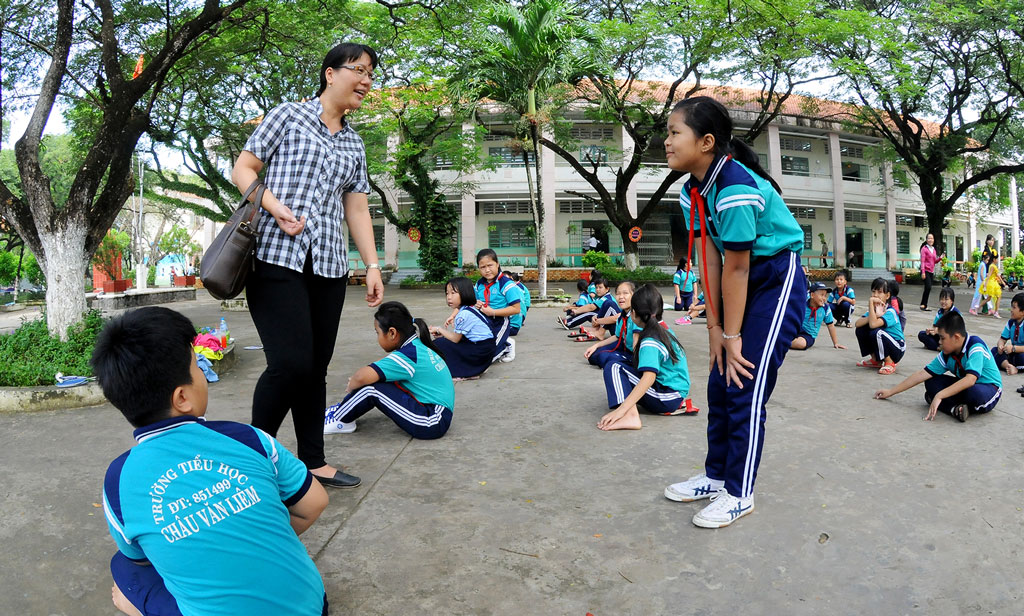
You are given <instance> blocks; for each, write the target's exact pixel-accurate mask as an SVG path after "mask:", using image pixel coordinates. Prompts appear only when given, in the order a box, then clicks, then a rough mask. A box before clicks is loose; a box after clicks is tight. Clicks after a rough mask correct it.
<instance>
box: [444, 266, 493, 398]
mask: <svg viewBox="0 0 1024 616" xmlns="http://www.w3.org/2000/svg"><path fill="white" fill-rule="evenodd" d="M444 294H445V301H447V302H448V306H449V307H450V308H457V309H458V311H459V312H458V314H456V315H455V321H454V330H453V331H448V330H446V329H441V328H440V327H431V328H430V334H431V335H432V336H434V337H435V340H434V346H436V347H437V349H438V351H440V352H441V354H442V355H444V361H445V363H446V364H448V370H449V371H450V372H451V374H452V380H455V381H464V380H467V379H476V378H479V377H480V375H481V374H483V373H484V371H485V370H487V368H489V367H490V365H491V361H492V359H493V358H494V340H495V338H494V330H492V329H491V326H492V324H493V321H491V320H490V319H488V318H487V317H485V316H484V314H483V313H482V312H480V311H479V310H477V308H476V292H475V291H474V290H473V282H472V281H471V280H470V279H469V278H466V277H464V276H458V277H456V278H452V279H451V280H449V281H448V284H447V285H445V289H444Z"/></svg>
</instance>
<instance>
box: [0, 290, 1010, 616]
mask: <svg viewBox="0 0 1024 616" xmlns="http://www.w3.org/2000/svg"><path fill="white" fill-rule="evenodd" d="M904 289H905V290H904V299H905V301H906V303H907V306H908V311H907V315H908V319H909V320H908V324H907V334H908V336H907V337H908V339H911V340H913V342H910V343H909V351H908V353H907V357H906V359H905V360H904V361H903V362H902V363H901V364H900V367H899V370H898V373H897V375H896V376H892V377H882V376H880V375H878V374H876V373H874V372H873V371H869V370H864V369H859V368H855V367H854V366H853V364H854V362H855V361H856V360H857V359H859V358H858V357H857V353H856V351H855V350H852V349H850V350H846V351H841V350H834V349H832V348H831V345H830V344H828V334H827V331H824V330H823V331H822V332H821V334H820V336H819V341H818V345H816V346H815V347H814V348H813V349H811V350H810V351H807V352H802V353H801V352H792V353H790V355H789V356H788V357H787V360H786V364H785V365H784V367H783V369H782V371H781V373H780V378H779V382H778V386H777V388H776V391H775V394H774V396H773V398H772V400H771V402H770V404H769V407H768V424H767V428H766V430H767V440H766V445H765V449H764V456H763V460H762V463H761V469H760V474H759V477H758V483H757V490H756V507H757V509H756V511H755V512H754V513H753V514H752V515H750V516H747V517H745V518H744V519H742V520H741V521H739V522H737V524H736V525H735V526H733V527H731V528H727V529H722V530H717V531H709V530H704V529H698V528H696V527H694V526H693V525H692V524H691V523H690V518H691V517H692V515H693V513H694V512H696V511H697V510H698V508H699V506H700V505H699V504H696V503H692V504H682V503H675V502H671V501H668V500H666V499H665V498H664V497H663V495H662V491H663V489H664V487H665V486H666V485H667V484H669V483H672V482H675V481H679V480H682V479H685V478H686V477H688V476H690V475H692V474H695V473H697V472H700V470H701V469H702V464H703V457H704V453H705V435H704V430H705V428H706V413H705V411H704V407H705V404H704V403H705V394H704V383H705V382H706V378H707V374H708V368H707V352H706V330H705V329H704V327H703V326H702V325H700V324H697V325H693V326H688V327H680V326H673V329H674V330H675V331H676V333H677V334H678V335H679V337H680V339H681V340H682V341H683V343H684V345H685V346H686V350H687V354H688V357H689V362H690V364H689V365H690V370H691V377H692V381H693V382H694V383H695V390H694V392H693V394H692V395H693V396H694V398H695V402H696V403H697V405H698V406H700V407H701V409H702V411H701V413H700V415H699V416H697V417H650V416H645V417H644V418H643V419H644V429H643V430H640V431H637V432H628V433H603V432H600V431H599V430H597V429H596V428H595V427H594V426H595V424H596V422H597V420H598V419H599V418H600V416H601V415H602V414H603V413H604V412H605V410H606V401H605V394H604V388H603V386H602V384H601V375H600V373H599V372H598V371H597V370H596V369H594V368H591V367H590V366H589V365H587V364H586V362H585V361H584V360H582V358H581V353H582V351H583V349H584V348H585V346H586V345H583V344H577V343H571V342H568V341H567V339H566V337H565V335H564V334H565V333H564V331H563V330H562V329H561V328H557V326H556V325H555V324H554V316H555V314H556V313H557V310H555V309H550V308H544V309H542V308H537V309H534V310H532V311H531V312H530V316H529V319H528V322H527V326H526V327H525V329H524V330H523V332H522V333H521V334H520V336H519V338H518V340H519V344H518V349H517V352H518V358H517V359H516V361H515V362H513V363H511V364H498V365H495V366H493V367H492V368H491V369H490V370H489V371H488V373H487V374H486V375H485V376H484V378H483V379H481V380H479V381H471V382H465V383H460V384H457V386H456V396H457V405H456V409H455V419H454V421H453V424H452V428H451V431H450V432H449V433H448V435H447V436H445V437H444V438H443V439H440V440H437V441H414V440H411V439H410V438H409V437H408V436H406V435H405V433H404V432H402V431H401V430H399V429H398V428H397V427H396V426H394V425H393V424H392V423H391V421H390V420H388V419H387V418H386V417H384V416H383V415H382V414H379V413H371V414H370V415H367V416H366V417H364V418H363V419H361V420H360V421H359V429H358V431H357V432H355V433H354V434H350V435H335V436H330V437H328V440H327V453H328V459H329V460H330V461H331V462H333V463H335V464H341V465H344V466H345V468H346V470H348V471H349V472H352V473H354V474H357V475H359V476H360V477H362V478H363V485H362V486H361V487H360V488H358V489H356V490H351V491H332V492H331V493H330V494H331V504H330V506H329V507H328V509H327V511H326V512H325V513H324V515H323V516H322V517H321V519H320V520H319V521H318V522H317V523H316V524H315V525H314V526H313V527H312V528H311V529H310V530H309V531H307V532H306V533H305V534H304V535H303V537H302V539H303V542H304V543H305V544H306V545H307V547H308V548H309V550H310V553H311V554H312V555H313V556H314V559H315V560H316V563H317V565H318V567H319V569H320V571H321V573H322V575H323V578H324V581H325V584H326V586H327V592H328V596H329V598H330V601H331V605H332V611H331V613H332V614H335V615H339V614H360V615H362V614H367V615H375V614H382V615H383V614H495V615H505V614H529V615H533V614H537V615H548V614H566V615H578V616H583V615H584V614H586V613H587V612H590V613H592V614H594V616H610V615H621V614H638V615H639V614H644V615H648V614H724V613H735V612H742V613H744V614H780V613H787V614H929V615H930V614H1015V613H1019V611H1020V609H1019V602H1020V600H1021V593H1022V589H1024V569H1022V567H1021V554H1022V552H1024V532H1022V531H1024V512H1022V508H1024V472H1022V470H1021V466H1022V465H1021V454H1022V452H1024V430H1022V429H1024V399H1022V398H1020V397H1019V396H1018V395H1017V394H1016V393H1014V390H1015V389H1016V388H1017V387H1018V386H1019V385H1020V384H1024V378H1022V377H1004V380H1005V385H1006V391H1005V392H1004V396H1003V399H1002V401H1001V402H1000V403H999V405H998V407H997V409H996V410H995V411H993V412H992V413H989V414H988V415H985V416H979V417H972V418H971V419H970V420H969V421H968V422H967V423H966V424H959V423H957V422H956V421H955V420H953V419H952V418H949V417H946V416H940V417H939V418H938V419H937V420H936V421H935V422H924V421H922V420H921V418H922V417H923V415H924V412H925V410H926V407H925V405H924V401H923V398H922V397H921V396H922V392H921V391H911V392H907V393H904V394H901V395H899V396H897V397H896V398H894V399H893V400H891V401H875V400H872V399H871V394H872V393H873V392H874V391H875V390H876V389H877V388H879V387H880V386H883V385H887V384H895V383H896V382H898V380H899V379H901V378H903V377H904V376H906V375H908V374H910V373H911V372H913V371H914V370H916V369H918V368H919V367H921V366H923V365H924V364H925V363H926V362H927V361H928V360H929V359H930V358H931V357H932V353H930V352H927V351H925V350H924V349H922V348H921V347H920V345H919V344H918V343H917V342H916V332H917V330H919V329H921V328H923V327H924V326H925V325H926V324H928V323H930V322H931V319H932V317H933V316H934V312H929V313H922V312H919V311H918V310H917V309H916V304H915V302H916V301H917V299H918V294H919V293H920V287H904ZM856 290H857V292H858V296H859V297H861V298H864V297H866V296H867V295H868V293H867V289H866V288H861V287H859V286H858V287H857V288H856ZM958 290H959V291H960V295H961V297H960V298H959V301H958V302H957V303H958V305H960V306H961V307H963V306H966V303H967V301H969V298H965V297H964V296H966V292H965V290H963V289H962V288H961V289H958ZM360 296H361V293H355V292H354V293H352V294H351V295H350V297H349V300H350V301H349V303H348V306H347V307H346V309H345V313H344V315H343V317H342V324H341V332H342V333H341V335H340V336H339V341H338V346H337V350H336V353H335V356H334V361H333V363H332V366H331V370H330V374H329V377H328V391H329V398H331V399H334V398H339V397H340V396H341V394H342V392H343V390H344V386H345V382H346V379H347V377H348V376H349V375H350V374H351V373H352V372H353V371H354V370H355V369H357V368H358V367H360V366H362V365H365V364H366V363H368V362H370V361H373V360H375V359H378V358H379V357H380V356H381V354H382V352H381V351H380V349H379V348H378V347H377V345H376V342H375V337H374V335H373V326H372V321H371V314H372V312H371V311H370V310H369V309H368V308H367V307H366V305H365V304H364V303H362V302H361V301H356V300H357V299H359V298H360ZM666 296H667V292H666ZM933 298H934V299H935V300H936V301H937V293H933ZM387 299H395V300H399V301H403V302H405V303H406V304H407V305H408V306H410V308H411V309H412V311H413V314H414V315H416V316H422V317H424V318H426V319H427V320H428V322H429V323H439V322H440V321H441V320H443V318H444V317H445V316H446V314H447V312H448V310H447V308H446V307H445V306H444V299H443V293H441V292H439V291H401V290H397V289H394V288H392V287H388V289H387ZM1008 299H1009V298H1008V297H1004V303H1008ZM862 303H863V300H862ZM171 307H173V308H175V309H178V310H181V311H182V312H184V313H185V314H187V315H188V316H190V317H191V318H192V319H193V320H194V321H195V322H197V323H199V324H211V325H212V324H216V323H217V321H218V320H219V318H220V316H222V314H224V315H226V317H227V319H228V323H229V326H230V327H231V330H232V334H233V336H234V337H235V338H236V341H237V343H238V344H239V346H240V347H241V346H245V345H249V344H258V339H257V338H256V335H255V330H254V328H253V326H252V323H251V321H250V320H249V318H248V315H247V314H246V313H235V312H232V313H221V312H220V311H219V306H218V304H217V303H216V302H214V301H213V300H212V299H210V298H209V297H208V296H207V295H205V294H203V293H201V294H200V299H199V300H198V301H196V302H189V303H182V304H172V305H171ZM1005 311H1006V307H1005V306H1004V312H1005ZM669 316H671V318H672V319H674V318H675V317H674V316H672V315H671V313H669V314H667V317H666V320H668V317H669ZM1003 322H1004V321H1002V320H1000V321H998V322H997V321H996V320H995V319H987V318H978V317H968V325H969V328H970V329H971V332H972V333H976V334H978V335H981V336H982V337H983V338H984V339H985V340H986V341H989V342H993V343H994V341H995V338H996V337H997V336H998V333H999V331H1000V329H1001V327H1002V323H1003ZM839 336H840V340H841V342H843V343H844V344H846V345H847V346H850V347H855V346H856V340H855V338H854V335H853V330H852V329H840V330H839ZM239 353H241V357H240V361H239V363H238V365H237V366H236V367H235V369H234V370H233V371H232V372H231V373H230V374H228V375H227V376H226V377H225V378H224V379H223V380H222V381H221V382H220V383H217V384H214V385H212V386H211V388H210V396H211V399H210V407H209V408H210V411H209V416H210V417H211V418H217V419H231V420H237V421H247V419H248V417H249V405H250V402H251V394H252V387H253V384H254V383H255V380H256V378H257V377H258V376H259V374H260V372H261V371H262V369H263V367H264V365H265V364H264V360H263V356H262V353H261V352H259V351H239ZM280 439H281V440H282V442H283V443H284V444H285V445H286V446H289V447H293V446H294V435H293V434H292V433H291V428H290V425H288V424H287V423H286V424H285V427H284V428H282V432H281V434H280ZM132 444H133V440H132V438H131V427H130V426H129V425H128V424H127V422H125V421H124V420H123V418H122V417H121V416H120V414H119V413H118V412H117V410H116V409H114V408H113V407H111V406H110V405H104V406H99V407H93V408H87V409H79V410H71V411H56V412H45V413H33V414H15V415H0V494H2V495H3V498H2V499H0V545H3V546H4V554H3V556H2V557H0V613H2V614H59V615H72V614H102V615H106V614H114V613H115V610H114V609H113V607H112V606H111V604H110V598H109V597H110V592H109V589H110V585H111V581H110V575H109V571H108V562H109V558H110V556H111V554H112V553H113V550H114V544H113V541H112V540H111V539H110V537H109V536H108V533H107V527H106V523H105V521H104V518H103V514H102V511H101V509H99V508H98V507H97V505H98V503H99V502H100V486H101V483H102V477H103V472H104V470H105V469H106V466H107V464H108V463H109V461H110V460H111V459H113V458H114V457H116V456H117V455H118V454H120V453H121V452H122V451H123V450H124V449H126V448H128V447H130V446H131V445H132ZM197 566H201V563H197Z"/></svg>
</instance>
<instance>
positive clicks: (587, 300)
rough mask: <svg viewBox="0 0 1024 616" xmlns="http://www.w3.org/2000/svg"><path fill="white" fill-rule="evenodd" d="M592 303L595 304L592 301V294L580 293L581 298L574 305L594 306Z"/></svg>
mask: <svg viewBox="0 0 1024 616" xmlns="http://www.w3.org/2000/svg"><path fill="white" fill-rule="evenodd" d="M592 303H593V302H592V301H591V300H590V294H589V293H580V296H579V297H577V298H576V303H575V304H573V305H574V306H586V305H587V304H592Z"/></svg>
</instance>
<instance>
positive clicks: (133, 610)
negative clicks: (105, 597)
mask: <svg viewBox="0 0 1024 616" xmlns="http://www.w3.org/2000/svg"><path fill="white" fill-rule="evenodd" d="M110 598H111V599H113V601H114V607H116V608H117V609H118V610H120V611H121V612H122V613H124V614H128V616H142V612H140V611H139V609H138V608H137V607H135V606H134V605H132V602H131V601H129V600H128V597H126V596H124V593H123V592H121V589H120V588H118V587H117V584H114V586H113V588H111V589H110Z"/></svg>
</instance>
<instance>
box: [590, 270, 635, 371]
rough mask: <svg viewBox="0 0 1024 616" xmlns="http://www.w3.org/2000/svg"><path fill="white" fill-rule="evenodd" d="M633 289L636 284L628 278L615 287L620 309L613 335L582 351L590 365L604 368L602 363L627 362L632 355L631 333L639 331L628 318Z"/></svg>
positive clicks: (616, 299)
mask: <svg viewBox="0 0 1024 616" xmlns="http://www.w3.org/2000/svg"><path fill="white" fill-rule="evenodd" d="M634 291H636V285H634V284H633V283H632V282H629V281H628V280H626V281H624V282H620V283H619V286H617V287H615V301H616V302H618V304H619V309H620V310H621V312H620V313H619V314H618V316H617V318H616V321H615V328H614V331H613V333H614V334H615V335H614V336H611V337H609V338H607V339H605V340H602V341H601V342H597V343H595V344H592V345H590V346H589V347H587V350H586V351H584V352H583V357H584V358H586V360H587V361H588V362H590V365H592V366H597V367H599V368H604V365H605V364H607V363H608V362H610V361H626V362H628V361H629V359H630V357H632V356H633V335H634V334H635V333H636V332H637V331H639V330H638V329H637V328H636V325H635V324H634V323H633V320H632V319H631V318H629V312H630V303H631V300H632V298H633V292H634Z"/></svg>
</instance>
